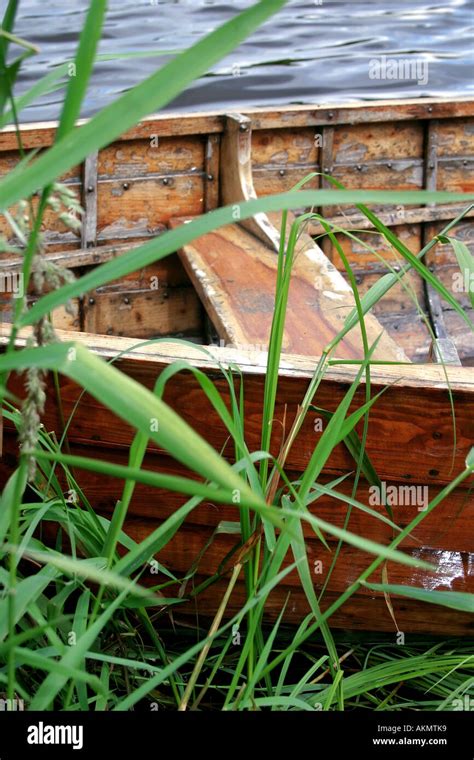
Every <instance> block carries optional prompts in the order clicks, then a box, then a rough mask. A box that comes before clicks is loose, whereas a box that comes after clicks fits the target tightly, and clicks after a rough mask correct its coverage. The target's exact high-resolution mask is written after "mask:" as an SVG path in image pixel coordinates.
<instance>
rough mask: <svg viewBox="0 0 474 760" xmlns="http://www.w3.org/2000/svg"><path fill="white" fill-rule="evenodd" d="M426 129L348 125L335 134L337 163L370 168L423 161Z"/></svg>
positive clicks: (418, 126)
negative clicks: (382, 163)
mask: <svg viewBox="0 0 474 760" xmlns="http://www.w3.org/2000/svg"><path fill="white" fill-rule="evenodd" d="M422 155H423V125H422V124H420V122H415V121H407V122H405V123H402V124H400V123H398V122H396V123H395V122H393V123H390V122H383V123H381V124H371V125H370V127H369V128H367V126H366V125H365V124H347V125H343V126H339V127H337V128H335V130H334V147H333V161H334V163H336V164H342V165H350V164H366V163H369V162H372V161H385V162H388V163H391V162H393V161H400V160H408V159H417V158H422Z"/></svg>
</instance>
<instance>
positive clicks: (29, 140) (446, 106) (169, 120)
mask: <svg viewBox="0 0 474 760" xmlns="http://www.w3.org/2000/svg"><path fill="white" fill-rule="evenodd" d="M245 114H246V115H248V116H249V117H250V118H251V119H252V122H253V126H254V129H278V128H280V127H286V128H295V127H308V126H320V125H324V124H329V125H332V124H361V123H376V122H380V121H385V122H392V121H404V120H415V119H430V118H437V119H453V118H465V117H472V116H473V115H474V100H473V99H472V98H471V97H469V96H467V97H465V98H457V99H455V100H453V99H447V98H418V99H416V98H415V99H413V100H406V99H405V100H382V101H375V102H373V103H366V102H356V103H345V104H334V105H329V106H328V105H321V106H314V105H310V106H287V107H279V108H277V109H275V108H252V109H249V110H248V111H246V112H245ZM86 121H87V120H81V121H79V122H78V126H80V125H81V124H84V123H86ZM20 129H21V132H22V140H23V144H24V146H25V148H38V147H47V146H49V145H52V143H53V142H54V138H55V133H56V129H57V122H51V121H50V122H36V123H33V124H23V125H21V126H20ZM223 131H224V117H223V114H222V113H221V112H218V111H209V112H204V113H191V114H186V113H184V114H181V113H180V114H174V115H169V114H160V115H155V116H150V117H148V118H146V119H142V120H141V121H140V122H139V123H138V124H137V125H136V126H135V127H132V128H131V129H129V130H128V131H127V132H125V133H124V134H123V135H122V136H121V137H120V138H119V139H120V140H125V141H126V140H132V139H147V138H148V139H149V137H150V135H152V134H157V135H158V136H159V137H165V136H174V135H197V134H216V133H219V132H223ZM16 149H17V140H16V133H15V128H14V127H13V126H8V127H6V128H4V129H3V130H1V131H0V151H2V150H16Z"/></svg>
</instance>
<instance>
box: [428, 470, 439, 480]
mask: <svg viewBox="0 0 474 760" xmlns="http://www.w3.org/2000/svg"><path fill="white" fill-rule="evenodd" d="M428 475H431V477H433V478H434V477H435V476H436V475H439V470H428Z"/></svg>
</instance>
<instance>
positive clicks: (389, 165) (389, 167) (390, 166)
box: [387, 161, 392, 169]
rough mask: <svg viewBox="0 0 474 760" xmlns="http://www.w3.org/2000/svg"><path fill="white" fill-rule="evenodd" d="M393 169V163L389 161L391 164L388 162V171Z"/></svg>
mask: <svg viewBox="0 0 474 760" xmlns="http://www.w3.org/2000/svg"><path fill="white" fill-rule="evenodd" d="M391 168H392V164H391V162H390V161H389V162H388V164H387V169H391Z"/></svg>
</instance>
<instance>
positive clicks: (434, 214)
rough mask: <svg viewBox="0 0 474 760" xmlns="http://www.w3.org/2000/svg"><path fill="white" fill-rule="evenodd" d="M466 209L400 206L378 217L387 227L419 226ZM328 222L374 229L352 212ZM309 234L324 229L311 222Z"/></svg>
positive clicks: (471, 213) (458, 205) (473, 214)
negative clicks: (420, 223) (421, 223)
mask: <svg viewBox="0 0 474 760" xmlns="http://www.w3.org/2000/svg"><path fill="white" fill-rule="evenodd" d="M465 209H466V204H465V203H450V204H444V205H443V204H441V205H439V206H423V207H421V208H411V207H404V206H399V207H398V208H397V209H395V210H393V211H379V212H378V213H377V216H378V218H379V219H380V221H381V222H382V223H383V224H385V226H386V227H395V226H398V225H406V224H417V223H419V222H436V221H438V220H439V221H444V222H447V221H449V220H451V219H454V218H455V217H456V216H458V215H459V214H460V213H461V212H462V211H464V210H465ZM471 217H474V209H471V211H469V212H468V213H467V214H466V218H471ZM328 222H334V223H337V224H338V225H339V226H340V227H342V229H344V230H352V229H354V230H370V229H374V227H373V225H372V223H371V222H370V220H369V219H367V217H366V216H364V215H363V214H359V213H354V214H351V213H350V211H345V212H344V215H342V214H339V215H338V216H335V217H332V218H328ZM470 226H471V229H473V230H474V227H473V226H472V225H470ZM461 227H462V223H460V224H459V225H458V226H457V227H456V237H457V236H458V231H459V229H460V228H461ZM308 232H309V234H310V235H320V234H321V233H322V232H323V227H322V225H321V224H318V223H317V222H310V224H309V226H308ZM439 247H440V246H438V248H439Z"/></svg>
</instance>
